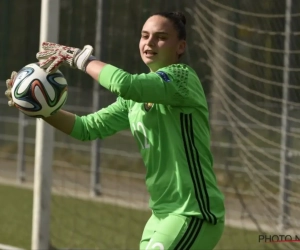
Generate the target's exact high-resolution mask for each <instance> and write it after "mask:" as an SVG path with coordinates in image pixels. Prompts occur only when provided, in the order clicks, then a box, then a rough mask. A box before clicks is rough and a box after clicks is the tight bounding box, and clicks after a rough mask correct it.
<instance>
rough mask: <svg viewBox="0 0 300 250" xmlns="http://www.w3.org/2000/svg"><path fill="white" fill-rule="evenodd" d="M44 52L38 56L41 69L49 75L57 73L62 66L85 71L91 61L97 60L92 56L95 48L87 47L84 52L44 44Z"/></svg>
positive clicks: (63, 46) (57, 45)
mask: <svg viewBox="0 0 300 250" xmlns="http://www.w3.org/2000/svg"><path fill="white" fill-rule="evenodd" d="M42 49H43V50H42V51H40V52H38V53H37V54H36V58H37V59H38V60H39V61H40V67H41V68H43V69H45V70H46V72H47V73H50V72H54V71H56V70H57V69H58V68H59V67H60V66H61V65H67V66H69V67H71V68H78V69H80V70H82V71H85V68H86V65H87V63H88V62H89V61H92V60H95V59H96V58H95V57H94V56H92V53H93V50H94V49H93V47H92V46H90V45H85V46H84V48H83V49H82V50H80V49H78V48H73V47H68V46H65V45H60V44H56V43H50V42H43V44H42Z"/></svg>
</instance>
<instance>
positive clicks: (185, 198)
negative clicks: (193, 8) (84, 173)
mask: <svg viewBox="0 0 300 250" xmlns="http://www.w3.org/2000/svg"><path fill="white" fill-rule="evenodd" d="M185 22H186V21H185V17H184V16H183V14H181V13H178V12H162V13H157V14H154V15H152V16H151V17H150V18H149V19H148V20H147V21H146V22H145V24H144V26H143V29H142V31H141V39H140V44H139V49H140V55H141V58H142V60H143V61H144V63H145V64H146V65H147V66H148V67H149V69H150V72H149V73H147V74H135V75H133V74H129V73H127V72H125V71H123V70H122V69H119V68H117V67H114V66H112V65H110V64H106V63H104V62H102V61H99V60H97V59H96V58H95V57H93V56H92V52H93V48H92V47H91V46H89V45H87V46H85V47H84V48H83V49H82V50H80V49H77V48H72V47H67V46H63V45H59V44H53V43H49V42H45V43H43V46H42V47H43V51H40V52H38V53H37V59H39V60H40V67H42V68H44V69H45V70H46V71H47V72H52V71H55V70H56V69H57V68H58V67H59V66H61V65H67V66H71V67H73V68H77V69H80V70H82V71H84V72H86V73H87V74H89V75H90V76H91V77H92V78H94V79H95V80H97V81H98V82H99V83H100V84H101V85H102V86H104V87H105V88H107V89H108V90H110V91H111V92H112V93H115V94H116V95H117V96H118V97H117V100H116V102H115V103H113V104H111V105H110V106H108V107H106V108H103V109H101V110H99V111H98V112H96V113H93V114H88V115H86V116H81V117H79V116H77V115H75V114H72V113H69V112H67V111H64V110H60V111H58V112H57V113H56V114H54V115H52V116H50V117H48V118H45V121H46V122H47V123H49V124H51V125H52V126H53V127H55V128H57V129H59V130H61V131H63V132H65V133H67V134H69V135H71V136H72V137H74V138H76V139H79V140H83V141H86V140H95V139H98V138H100V139H103V138H105V137H107V136H111V135H113V134H115V133H116V132H118V131H120V130H124V129H131V132H132V134H133V136H134V137H135V139H136V141H137V143H138V145H139V149H140V153H141V155H142V157H143V160H144V163H145V166H146V168H147V174H146V185H147V189H148V191H149V194H150V201H149V205H150V208H151V210H152V216H151V217H150V219H149V220H148V222H147V224H146V226H145V229H144V232H143V235H142V238H141V242H140V249H197V250H201V249H203V250H204V249H205V250H209V249H213V248H214V247H215V246H216V244H217V243H218V241H219V240H220V238H221V235H222V233H223V229H224V214H225V209H224V197H223V194H222V193H221V192H220V190H219V188H218V187H217V182H216V177H215V174H214V171H213V158H212V154H211V151H210V131H209V120H208V108H207V103H206V99H205V95H204V92H203V89H202V86H201V83H200V80H199V79H198V77H197V75H196V73H195V71H194V70H193V69H192V68H191V67H189V66H188V65H185V64H182V63H180V62H179V59H180V57H181V56H182V54H183V53H184V51H185V47H186V30H185ZM13 77H14V75H13ZM13 77H12V78H13ZM11 82H12V81H11V79H10V80H8V88H10V87H11ZM6 94H7V95H8V96H9V97H10V98H11V96H10V91H9V90H8V91H7V93H6ZM9 105H13V102H12V100H11V99H10V101H9Z"/></svg>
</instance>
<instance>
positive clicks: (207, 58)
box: [0, 0, 300, 249]
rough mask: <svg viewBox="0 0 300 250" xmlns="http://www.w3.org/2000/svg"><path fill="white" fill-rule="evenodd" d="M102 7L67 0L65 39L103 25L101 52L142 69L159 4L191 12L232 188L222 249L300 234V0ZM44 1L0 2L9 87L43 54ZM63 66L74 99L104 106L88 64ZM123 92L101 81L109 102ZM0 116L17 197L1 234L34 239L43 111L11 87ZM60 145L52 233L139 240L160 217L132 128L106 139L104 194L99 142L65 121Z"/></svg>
mask: <svg viewBox="0 0 300 250" xmlns="http://www.w3.org/2000/svg"><path fill="white" fill-rule="evenodd" d="M95 6H97V1H96V0H89V1H84V0H82V1H79V0H73V1H72V0H61V7H60V33H59V42H60V43H61V44H68V45H71V46H75V47H83V46H84V45H85V44H91V45H93V46H94V45H95V44H94V43H95V35H96V33H97V32H101V37H102V41H103V42H102V44H101V58H102V59H103V60H104V61H107V62H109V63H111V64H113V65H115V66H118V67H120V68H122V69H125V70H127V71H129V72H131V73H141V72H147V68H146V67H145V66H144V65H143V63H142V61H141V60H140V58H139V53H138V40H139V34H140V30H141V27H142V25H143V23H144V21H145V20H146V18H147V17H148V16H149V15H150V14H151V13H154V12H156V11H159V10H174V9H177V10H181V11H183V12H184V13H185V14H186V16H187V21H188V22H187V24H188V25H187V30H188V32H187V33H188V49H187V52H186V54H185V56H184V58H183V62H185V63H188V64H189V65H191V66H192V67H194V68H195V70H196V71H197V73H198V75H199V77H200V79H201V82H202V84H203V87H204V90H205V92H206V95H207V98H208V102H209V108H210V114H211V115H210V123H211V132H212V150H213V153H214V160H215V165H214V168H215V171H216V173H217V178H218V182H219V185H220V187H221V188H222V190H223V191H224V193H225V196H226V208H227V229H226V232H225V236H224V240H222V242H220V244H219V246H218V247H219V248H218V249H267V247H266V245H261V244H258V234H259V233H261V232H268V233H270V232H273V233H276V232H279V231H277V230H280V232H281V233H283V234H290V235H295V234H296V233H297V230H298V231H299V228H300V221H299V217H298V216H297V214H298V212H299V198H300V195H299V193H300V190H299V183H300V171H299V160H300V151H299V146H300V130H299V123H300V105H299V101H300V92H299V90H300V84H299V76H300V73H299V71H300V67H299V63H300V58H299V53H300V49H299V46H300V45H299V44H300V43H299V42H300V39H299V35H300V27H299V26H300V24H299V23H300V22H299V19H300V3H299V2H298V1H295V0H294V1H283V0H272V1H271V0H266V1H260V2H258V1H257V2H255V3H254V2H253V1H246V0H226V1H224V0H222V1H220V0H218V1H217V0H204V1H197V0H188V1H179V0H174V1H151V2H150V1H146V0H144V1H138V0H122V1H117V0H112V1H103V17H102V18H103V19H102V27H101V30H100V31H99V30H97V29H96V27H97V23H96V20H97V8H96V7H95ZM40 7H41V3H40V1H38V0H34V1H32V0H31V1H30V0H23V1H17V0H2V1H0V16H1V24H2V25H1V27H3V28H2V29H1V30H0V37H1V38H2V39H1V46H0V66H1V71H0V79H1V80H2V83H1V84H0V93H4V91H5V83H4V80H5V79H6V78H8V77H9V75H10V72H11V71H12V70H19V69H20V68H21V67H23V66H24V65H26V64H28V63H31V62H34V61H35V60H36V59H35V54H36V52H37V49H38V47H39V26H40V14H39V13H40ZM289 7H290V8H289ZM33 13H36V14H33ZM20 20H22V21H20ZM62 71H63V73H64V74H65V76H66V78H67V79H68V83H69V85H70V88H69V93H70V94H69V98H68V101H67V103H66V105H65V107H64V109H66V110H68V111H71V112H74V113H77V114H79V115H81V114H87V113H89V112H92V110H93V100H92V96H93V82H92V80H91V79H90V78H89V77H88V76H86V75H85V74H83V73H82V72H78V71H74V70H70V69H66V68H63V69H62ZM115 99H116V97H115V96H114V95H112V94H111V93H109V92H108V91H106V90H105V89H103V88H101V90H100V105H101V107H105V106H107V105H108V104H110V103H112V102H114V100H115ZM0 121H1V125H0V181H1V183H2V184H3V185H1V186H0V197H9V198H8V199H4V198H3V205H2V206H3V211H2V213H0V220H1V223H0V242H1V243H6V244H11V245H16V246H20V247H24V248H29V246H30V239H31V237H30V233H31V230H30V228H31V220H30V219H28V218H31V217H30V216H31V212H32V208H31V201H32V193H31V191H26V189H24V188H27V187H28V188H29V190H30V188H31V185H32V181H33V173H34V169H33V165H34V164H33V162H34V153H35V148H34V146H35V119H31V118H28V117H23V116H20V115H19V113H18V112H17V110H15V109H12V108H8V107H7V100H6V98H5V97H4V95H3V97H0ZM22 138H23V139H24V140H23V139H22ZM22 141H23V142H24V144H22V143H20V142H22ZM22 145H23V146H24V147H22ZM54 146H55V148H54V164H53V194H54V195H53V198H52V206H51V209H52V215H51V243H52V244H53V245H54V246H56V247H72V248H95V249H96V248H97V249H98V248H102V249H103V248H114V249H117V248H118V249H135V248H136V247H137V244H138V240H139V238H140V235H141V230H142V228H143V225H144V222H145V221H146V219H147V218H148V210H147V202H148V194H147V192H146V189H145V185H144V173H145V168H144V166H143V163H142V160H141V158H140V155H139V153H138V150H137V145H136V143H135V141H134V140H133V137H132V136H131V134H130V132H129V131H122V132H120V133H118V134H117V135H115V136H113V137H110V138H107V139H105V140H103V141H101V145H100V147H99V151H98V154H99V156H100V174H99V177H100V178H99V179H100V185H101V195H100V196H99V197H93V196H91V195H90V193H91V190H93V189H95V187H94V186H93V181H92V179H93V178H94V175H95V173H94V172H93V171H94V170H92V171H91V164H92V158H91V155H92V154H91V149H92V143H90V142H84V143H83V142H78V141H76V140H74V139H72V138H70V137H67V136H65V135H64V134H62V133H60V132H58V131H56V132H55V145H54ZM12 185H13V186H17V188H12ZM1 194H3V196H1ZM98 201H101V202H100V203H99V202H98ZM103 204H106V205H103ZM124 207H126V208H124ZM137 208H138V210H136V209H137ZM132 209H134V212H132V211H133V210H132ZM25 215H26V216H25ZM278 225H281V226H284V228H278V227H277V226H278ZM250 229H251V230H253V232H252V231H249V230H250ZM116 234H118V235H119V240H114V237H115V235H116ZM225 238H226V239H225ZM297 246H298V247H299V245H292V244H289V245H288V243H286V244H285V245H284V247H283V248H284V249H287V248H291V249H292V248H294V249H297ZM268 249H277V245H276V246H268Z"/></svg>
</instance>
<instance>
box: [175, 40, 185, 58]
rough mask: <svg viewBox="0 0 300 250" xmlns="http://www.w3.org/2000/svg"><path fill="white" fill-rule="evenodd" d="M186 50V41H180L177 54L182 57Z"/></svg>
mask: <svg viewBox="0 0 300 250" xmlns="http://www.w3.org/2000/svg"><path fill="white" fill-rule="evenodd" d="M185 48H186V41H184V40H181V41H179V43H178V47H177V54H178V55H182V54H183V53H184V51H185Z"/></svg>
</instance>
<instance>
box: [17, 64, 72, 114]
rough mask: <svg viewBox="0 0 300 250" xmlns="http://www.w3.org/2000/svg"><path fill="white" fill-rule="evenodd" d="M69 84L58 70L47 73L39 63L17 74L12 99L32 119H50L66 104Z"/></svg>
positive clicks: (30, 65) (27, 66) (28, 66)
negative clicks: (49, 117)
mask: <svg viewBox="0 0 300 250" xmlns="http://www.w3.org/2000/svg"><path fill="white" fill-rule="evenodd" d="M67 96H68V84H67V81H66V79H65V77H64V75H63V74H62V73H61V72H60V71H59V70H57V71H56V72H54V73H50V74H48V73H46V72H45V71H44V70H43V69H41V68H40V67H39V66H38V64H37V63H31V64H28V65H26V66H25V67H23V68H22V69H21V70H20V71H19V72H18V74H17V76H16V78H15V80H14V83H13V87H12V99H13V101H14V103H15V106H16V107H17V108H18V109H19V110H20V111H21V112H23V113H24V114H26V115H28V116H32V117H41V118H43V117H48V116H51V115H52V114H54V113H55V112H57V111H58V110H59V109H60V108H61V107H62V106H63V105H64V104H65V102H66V100H67Z"/></svg>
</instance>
